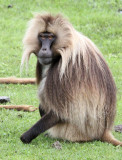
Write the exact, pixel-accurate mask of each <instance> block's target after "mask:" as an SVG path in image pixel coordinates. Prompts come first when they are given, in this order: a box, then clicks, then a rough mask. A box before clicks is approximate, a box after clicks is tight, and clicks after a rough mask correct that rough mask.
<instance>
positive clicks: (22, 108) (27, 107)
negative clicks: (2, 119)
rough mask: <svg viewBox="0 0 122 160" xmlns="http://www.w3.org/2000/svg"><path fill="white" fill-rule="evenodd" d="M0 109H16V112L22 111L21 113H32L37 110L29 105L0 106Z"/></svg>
mask: <svg viewBox="0 0 122 160" xmlns="http://www.w3.org/2000/svg"><path fill="white" fill-rule="evenodd" d="M0 108H5V109H16V110H18V111H21V110H23V111H29V112H33V111H35V110H37V109H38V108H35V107H33V106H30V105H0Z"/></svg>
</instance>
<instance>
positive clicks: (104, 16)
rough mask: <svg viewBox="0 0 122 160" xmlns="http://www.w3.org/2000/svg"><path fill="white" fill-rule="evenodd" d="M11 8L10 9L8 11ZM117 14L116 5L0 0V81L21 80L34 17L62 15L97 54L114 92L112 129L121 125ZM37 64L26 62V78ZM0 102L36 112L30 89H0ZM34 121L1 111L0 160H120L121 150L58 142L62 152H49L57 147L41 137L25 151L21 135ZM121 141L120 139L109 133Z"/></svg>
mask: <svg viewBox="0 0 122 160" xmlns="http://www.w3.org/2000/svg"><path fill="white" fill-rule="evenodd" d="M9 4H11V5H13V8H9V9H8V8H7V6H8V5H9ZM118 9H122V1H121V0H102V1H101V0H96V1H95V0H88V1H87V0H82V1H81V0H50V1H49V0H35V1H34V0H26V1H25V0H6V1H5V0H0V77H8V76H16V77H20V72H19V70H20V62H21V56H22V50H23V49H22V38H23V36H24V33H25V30H26V26H27V22H28V20H29V19H30V18H32V15H33V12H40V11H49V12H53V13H59V12H60V13H63V14H64V15H65V16H66V17H68V19H69V20H70V21H71V23H72V24H73V25H74V27H75V28H76V29H77V30H79V31H80V32H82V33H84V34H85V35H86V36H88V37H89V38H90V39H92V40H93V41H94V42H95V44H96V45H97V46H98V48H99V49H100V50H101V51H102V53H103V55H104V57H105V59H106V61H107V63H108V65H109V67H110V69H111V71H112V73H113V76H114V79H115V81H116V85H117V88H118V101H117V116H116V120H115V125H117V124H122V108H121V107H122V98H121V95H122V14H120V13H119V12H118ZM35 64H36V59H35V57H34V56H32V57H31V60H30V69H29V75H26V74H25V72H23V75H22V76H23V77H34V76H35ZM0 96H9V97H10V98H11V104H29V105H34V106H35V107H37V106H38V103H39V102H38V99H37V87H36V86H34V85H12V84H10V85H3V84H0ZM38 119H39V113H38V111H35V112H32V113H30V112H29V113H28V112H22V111H20V112H18V111H15V110H5V109H1V110H0V160H61V159H62V160H81V159H82V160H94V159H95V160H121V158H122V157H121V155H122V148H120V147H114V146H112V145H111V144H107V143H102V142H99V141H95V142H90V143H81V144H80V143H70V142H67V141H62V140H60V143H61V145H62V150H56V149H54V148H52V144H53V143H54V142H55V141H56V140H55V139H51V138H49V137H45V136H44V134H42V135H40V136H39V137H38V138H36V139H35V140H33V141H32V143H31V144H29V145H25V144H23V143H22V142H21V141H20V140H19V137H20V135H21V134H22V133H23V132H24V131H26V130H27V129H28V128H29V127H31V126H32V124H34V123H35V122H36V121H37V120H38ZM113 134H114V135H115V137H116V138H117V139H119V140H121V141H122V134H120V133H115V132H113Z"/></svg>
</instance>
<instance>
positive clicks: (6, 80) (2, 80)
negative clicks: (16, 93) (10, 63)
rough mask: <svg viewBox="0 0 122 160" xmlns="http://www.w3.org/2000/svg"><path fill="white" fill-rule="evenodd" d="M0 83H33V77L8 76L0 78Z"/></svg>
mask: <svg viewBox="0 0 122 160" xmlns="http://www.w3.org/2000/svg"><path fill="white" fill-rule="evenodd" d="M0 83H1V84H10V83H13V84H35V83H36V79H35V78H16V77H8V78H0Z"/></svg>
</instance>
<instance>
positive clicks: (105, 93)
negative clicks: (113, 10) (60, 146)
mask: <svg viewBox="0 0 122 160" xmlns="http://www.w3.org/2000/svg"><path fill="white" fill-rule="evenodd" d="M23 42H24V54H23V58H22V65H23V63H24V62H25V61H27V62H28V60H29V57H30V54H31V53H34V54H35V55H36V56H37V66H36V78H37V84H38V86H39V87H38V95H39V100H40V105H39V110H40V114H41V116H42V118H41V119H40V120H39V121H38V122H37V123H36V124H35V125H34V126H32V127H31V128H30V129H29V130H28V131H27V132H25V133H24V134H23V135H22V136H21V140H22V142H24V143H29V142H31V141H32V140H33V139H34V138H36V137H37V136H38V135H39V134H40V133H42V132H44V131H46V130H48V133H49V135H50V136H52V137H55V138H61V139H66V140H69V141H72V142H77V141H78V142H87V141H92V140H101V141H105V142H108V143H112V144H113V145H115V146H116V145H122V142H120V141H118V140H116V139H115V138H114V137H113V135H112V133H111V130H112V127H113V123H114V118H115V113H116V86H115V83H114V80H113V78H112V74H111V72H110V70H109V68H108V66H107V64H106V62H105V60H104V58H103V56H102V55H101V53H100V51H99V50H98V49H97V47H96V46H95V44H94V43H93V42H92V41H91V40H90V39H88V38H87V37H86V36H84V35H83V34H81V33H79V32H78V31H76V30H75V29H74V28H73V26H72V25H71V24H70V23H69V22H68V20H67V19H65V18H63V17H62V16H61V15H56V16H52V15H51V14H48V13H46V14H37V15H36V16H35V17H34V18H33V19H32V20H31V21H30V23H29V27H28V29H27V32H26V35H25V37H24V40H23Z"/></svg>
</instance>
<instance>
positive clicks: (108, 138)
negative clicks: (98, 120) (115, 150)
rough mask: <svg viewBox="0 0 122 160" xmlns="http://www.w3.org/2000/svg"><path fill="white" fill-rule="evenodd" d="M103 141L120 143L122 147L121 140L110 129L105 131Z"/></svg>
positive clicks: (114, 143)
mask: <svg viewBox="0 0 122 160" xmlns="http://www.w3.org/2000/svg"><path fill="white" fill-rule="evenodd" d="M101 141H103V142H108V143H111V144H113V145H115V146H118V145H119V146H121V147H122V142H120V141H118V140H117V139H116V138H114V136H113V135H112V133H111V131H109V130H107V129H106V130H105V131H104V134H103V137H102V139H101Z"/></svg>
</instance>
